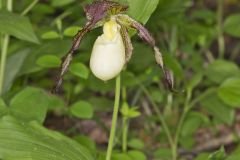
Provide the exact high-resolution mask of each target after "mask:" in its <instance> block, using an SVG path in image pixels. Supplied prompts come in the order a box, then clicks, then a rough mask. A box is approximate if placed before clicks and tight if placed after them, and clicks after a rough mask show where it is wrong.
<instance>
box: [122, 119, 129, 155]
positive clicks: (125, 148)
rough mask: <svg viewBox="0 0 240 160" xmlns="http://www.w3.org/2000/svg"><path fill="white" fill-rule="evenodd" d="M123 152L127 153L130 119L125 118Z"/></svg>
mask: <svg viewBox="0 0 240 160" xmlns="http://www.w3.org/2000/svg"><path fill="white" fill-rule="evenodd" d="M122 123H123V131H122V151H123V152H127V135H128V118H127V117H123V122H122Z"/></svg>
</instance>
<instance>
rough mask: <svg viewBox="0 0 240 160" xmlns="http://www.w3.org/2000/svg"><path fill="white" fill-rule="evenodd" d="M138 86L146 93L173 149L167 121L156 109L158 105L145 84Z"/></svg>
mask: <svg viewBox="0 0 240 160" xmlns="http://www.w3.org/2000/svg"><path fill="white" fill-rule="evenodd" d="M140 87H141V88H142V90H143V92H144V93H145V94H146V96H147V98H148V99H149V101H150V103H151V105H152V107H153V109H154V111H155V112H156V114H157V116H158V118H159V121H160V122H161V124H162V127H163V130H164V132H165V134H166V135H167V139H168V142H169V144H170V145H171V148H172V149H173V146H174V145H173V144H174V143H173V138H172V137H171V134H170V131H169V128H168V126H167V123H166V121H165V119H164V118H163V115H162V113H161V111H160V110H159V109H158V106H157V104H156V103H155V102H154V100H153V99H152V97H151V95H150V93H149V92H148V90H147V89H146V87H145V86H143V85H142V84H140Z"/></svg>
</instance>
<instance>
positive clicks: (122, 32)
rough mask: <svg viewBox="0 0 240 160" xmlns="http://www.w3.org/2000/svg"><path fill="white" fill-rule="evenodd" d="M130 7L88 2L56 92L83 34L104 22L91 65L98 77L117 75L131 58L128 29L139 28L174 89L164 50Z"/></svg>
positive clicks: (107, 2)
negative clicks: (162, 51) (129, 11)
mask: <svg viewBox="0 0 240 160" xmlns="http://www.w3.org/2000/svg"><path fill="white" fill-rule="evenodd" d="M127 9H128V7H127V6H125V5H122V4H119V3H117V2H112V1H108V0H99V1H94V2H93V3H92V4H89V5H87V6H85V8H84V10H85V13H86V16H87V23H86V25H85V26H84V27H83V28H82V29H81V30H80V31H79V32H78V33H77V34H76V36H75V38H74V40H73V45H72V47H71V49H70V50H69V52H68V54H67V55H66V56H65V57H64V58H63V61H62V65H61V73H60V75H59V77H58V79H57V83H56V86H55V88H54V92H57V91H58V89H59V88H60V86H61V84H62V81H63V76H64V74H65V73H66V72H67V70H68V67H69V64H70V63H71V61H72V59H73V55H74V53H76V51H77V49H78V48H79V46H80V43H81V40H82V38H83V36H84V35H85V34H86V33H88V32H90V31H91V30H93V29H94V28H96V27H99V26H103V34H102V35H101V36H99V37H98V38H97V40H96V41H95V43H94V46H93V49H92V55H91V59H90V68H91V70H92V72H93V74H94V75H95V76H96V77H97V78H99V79H101V80H103V81H107V80H110V79H112V78H114V77H116V76H117V75H118V74H119V73H120V72H121V71H122V69H123V67H124V65H126V64H127V62H128V61H129V60H130V59H131V56H132V51H133V46H132V43H131V38H130V36H129V33H128V29H130V28H133V29H135V30H136V31H138V35H139V37H140V38H141V39H142V40H143V41H145V42H146V43H147V44H149V45H150V47H151V48H153V51H154V53H155V59H156V63H157V64H158V65H159V67H160V68H161V70H162V71H163V75H164V78H165V80H166V82H167V85H168V88H169V89H170V90H173V76H172V74H171V72H170V71H169V70H168V69H166V68H165V66H164V63H163V58H162V54H161V52H160V51H159V48H158V47H157V46H156V44H155V40H154V38H153V37H152V35H151V34H150V33H149V31H148V30H147V29H146V28H145V27H144V26H143V25H142V24H140V23H139V22H137V21H136V20H134V19H133V18H131V17H129V16H128V15H126V14H124V12H126V11H127Z"/></svg>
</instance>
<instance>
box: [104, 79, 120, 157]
mask: <svg viewBox="0 0 240 160" xmlns="http://www.w3.org/2000/svg"><path fill="white" fill-rule="evenodd" d="M120 88H121V77H120V75H118V77H117V79H116V88H115V100H114V108H113V117H112V126H111V131H110V137H109V141H108V149H107V156H106V160H111V155H112V149H113V143H114V138H115V132H116V125H117V118H118V110H119V101H120Z"/></svg>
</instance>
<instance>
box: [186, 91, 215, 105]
mask: <svg viewBox="0 0 240 160" xmlns="http://www.w3.org/2000/svg"><path fill="white" fill-rule="evenodd" d="M216 90H217V89H216V88H210V89H208V90H207V91H205V92H204V93H203V94H201V95H200V96H198V97H197V98H196V99H194V100H193V101H192V102H191V103H190V104H189V109H191V108H193V107H194V106H195V105H196V104H197V103H198V102H200V101H201V100H203V99H204V98H206V97H207V96H209V95H210V94H212V93H214V92H216Z"/></svg>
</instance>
